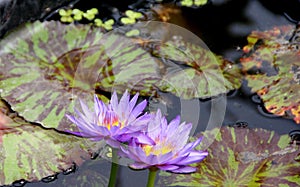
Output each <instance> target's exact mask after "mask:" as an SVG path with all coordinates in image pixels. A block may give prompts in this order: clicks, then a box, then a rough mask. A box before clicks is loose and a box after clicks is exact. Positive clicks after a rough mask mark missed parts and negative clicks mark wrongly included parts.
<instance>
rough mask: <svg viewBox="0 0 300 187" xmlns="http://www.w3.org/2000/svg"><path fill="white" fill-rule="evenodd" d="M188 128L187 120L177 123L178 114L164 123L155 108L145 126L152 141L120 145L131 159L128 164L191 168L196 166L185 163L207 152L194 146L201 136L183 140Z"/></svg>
mask: <svg viewBox="0 0 300 187" xmlns="http://www.w3.org/2000/svg"><path fill="white" fill-rule="evenodd" d="M191 128H192V124H191V123H188V124H185V123H182V124H180V117H179V116H178V117H177V118H175V119H174V120H172V121H171V122H170V123H169V125H168V124H167V120H166V118H165V117H163V116H162V114H161V112H160V110H158V111H157V113H156V115H153V119H152V120H151V121H150V122H149V124H148V130H147V135H148V136H149V137H150V138H152V139H153V140H154V142H155V144H154V145H142V144H139V143H137V142H135V141H132V142H131V143H130V144H129V145H128V149H126V148H124V147H121V149H122V152H123V153H124V154H125V155H126V156H127V157H129V158H130V159H132V160H134V161H135V162H134V163H133V164H131V165H130V167H131V168H133V169H145V168H157V169H161V170H166V171H170V172H174V173H190V172H194V171H196V168H195V167H191V166H188V165H189V164H192V163H196V162H200V161H201V160H203V159H204V158H205V157H206V156H207V154H208V153H207V152H206V151H196V150H194V148H195V147H196V146H197V145H198V144H199V143H200V141H201V138H199V139H197V140H196V141H195V142H191V143H188V144H187V141H188V138H189V133H190V131H191Z"/></svg>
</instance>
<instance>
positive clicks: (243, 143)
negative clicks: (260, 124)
mask: <svg viewBox="0 0 300 187" xmlns="http://www.w3.org/2000/svg"><path fill="white" fill-rule="evenodd" d="M212 138H215V140H214V142H213V143H212V144H210V145H209V144H208V143H209V142H210V141H209V140H211V139H212ZM289 143H290V138H289V136H288V135H282V136H279V135H277V134H276V133H275V132H274V131H267V130H264V129H244V128H232V127H222V128H221V130H220V131H219V129H214V130H211V131H207V132H205V134H204V138H203V142H202V143H201V144H200V147H199V148H201V146H204V147H207V145H206V144H208V145H209V147H208V149H207V150H208V152H209V154H208V156H207V158H206V159H205V160H204V161H202V162H200V163H198V164H195V166H197V168H198V170H197V172H195V173H192V174H187V175H176V174H171V173H161V178H160V185H161V186H177V185H178V186H274V185H275V184H276V186H299V185H300V180H299V178H300V162H299V158H298V159H296V158H297V156H298V157H299V154H300V150H299V145H290V144H289Z"/></svg>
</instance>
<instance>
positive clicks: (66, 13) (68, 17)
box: [58, 9, 74, 23]
mask: <svg viewBox="0 0 300 187" xmlns="http://www.w3.org/2000/svg"><path fill="white" fill-rule="evenodd" d="M58 13H59V15H60V16H61V17H60V21H61V22H68V23H72V22H73V21H74V19H73V18H72V10H70V9H69V10H65V9H60V10H59V11H58Z"/></svg>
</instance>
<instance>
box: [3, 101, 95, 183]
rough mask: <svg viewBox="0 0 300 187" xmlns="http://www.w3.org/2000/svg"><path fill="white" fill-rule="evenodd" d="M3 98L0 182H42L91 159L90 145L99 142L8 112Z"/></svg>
mask: <svg viewBox="0 0 300 187" xmlns="http://www.w3.org/2000/svg"><path fill="white" fill-rule="evenodd" d="M7 107H8V106H7V105H6V104H4V103H3V102H2V101H0V111H3V112H5V111H6V112H5V113H3V112H0V125H1V128H0V135H1V138H2V141H1V142H0V153H1V154H0V158H1V159H0V168H1V169H0V185H1V186H2V185H10V184H12V183H13V182H15V181H20V180H25V181H29V182H31V181H39V180H41V179H42V178H45V177H48V176H52V175H56V174H57V173H59V172H62V171H64V170H66V169H68V168H70V167H71V166H72V165H73V164H76V165H81V164H82V163H83V162H84V161H85V160H87V159H89V158H90V155H89V153H88V150H87V149H88V147H87V146H86V145H93V144H95V143H92V142H90V144H87V141H88V140H85V139H82V138H77V137H75V136H70V135H66V134H61V133H58V132H57V131H55V130H52V129H51V130H46V129H43V128H42V127H40V126H37V125H32V124H30V123H28V122H26V121H24V120H23V119H21V118H20V117H18V116H16V115H15V114H14V113H11V112H9V111H7Z"/></svg>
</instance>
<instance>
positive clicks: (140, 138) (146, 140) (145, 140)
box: [135, 133, 155, 145]
mask: <svg viewBox="0 0 300 187" xmlns="http://www.w3.org/2000/svg"><path fill="white" fill-rule="evenodd" d="M135 141H136V143H139V144H147V145H154V144H155V142H154V141H153V140H152V139H151V138H150V137H149V136H147V135H145V134H142V133H139V135H138V136H137V137H136V139H135Z"/></svg>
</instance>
